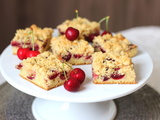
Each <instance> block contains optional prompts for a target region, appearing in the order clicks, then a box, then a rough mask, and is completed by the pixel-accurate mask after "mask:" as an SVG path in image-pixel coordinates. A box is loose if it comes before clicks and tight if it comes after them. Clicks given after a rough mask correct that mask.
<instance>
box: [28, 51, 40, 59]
mask: <svg viewBox="0 0 160 120" xmlns="http://www.w3.org/2000/svg"><path fill="white" fill-rule="evenodd" d="M38 54H40V52H39V51H29V52H28V53H27V55H26V56H27V58H28V57H36V56H37V55H38Z"/></svg>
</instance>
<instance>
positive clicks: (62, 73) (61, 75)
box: [60, 71, 67, 80]
mask: <svg viewBox="0 0 160 120" xmlns="http://www.w3.org/2000/svg"><path fill="white" fill-rule="evenodd" d="M66 77H67V72H66V71H65V72H61V73H60V78H61V79H62V80H65V79H67V78H66Z"/></svg>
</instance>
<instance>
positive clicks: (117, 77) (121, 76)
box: [111, 73, 124, 80]
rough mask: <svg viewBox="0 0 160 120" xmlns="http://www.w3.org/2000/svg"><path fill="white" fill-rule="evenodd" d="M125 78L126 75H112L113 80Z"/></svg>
mask: <svg viewBox="0 0 160 120" xmlns="http://www.w3.org/2000/svg"><path fill="white" fill-rule="evenodd" d="M123 77H124V75H120V74H117V73H116V74H112V75H111V78H113V79H115V80H119V79H122V78H123Z"/></svg>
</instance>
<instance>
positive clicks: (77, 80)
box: [64, 68, 85, 92]
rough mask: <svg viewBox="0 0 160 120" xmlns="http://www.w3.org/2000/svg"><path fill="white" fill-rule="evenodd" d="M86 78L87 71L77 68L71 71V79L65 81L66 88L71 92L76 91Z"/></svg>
mask: <svg viewBox="0 0 160 120" xmlns="http://www.w3.org/2000/svg"><path fill="white" fill-rule="evenodd" d="M84 80H85V72H84V71H83V70H82V69H80V68H75V69H73V70H72V71H71V72H70V76H69V79H68V80H67V81H65V83H64V88H65V89H66V90H67V91H69V92H76V91H78V90H79V88H80V85H81V84H82V83H83V82H84Z"/></svg>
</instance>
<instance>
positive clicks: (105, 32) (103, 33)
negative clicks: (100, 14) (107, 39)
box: [101, 30, 112, 36]
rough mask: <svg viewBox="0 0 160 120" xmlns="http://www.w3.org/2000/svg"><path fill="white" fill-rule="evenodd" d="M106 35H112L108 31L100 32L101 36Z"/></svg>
mask: <svg viewBox="0 0 160 120" xmlns="http://www.w3.org/2000/svg"><path fill="white" fill-rule="evenodd" d="M106 34H110V35H112V33H111V32H109V31H106V30H105V31H103V32H102V34H101V36H103V35H106Z"/></svg>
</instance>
